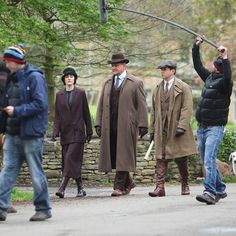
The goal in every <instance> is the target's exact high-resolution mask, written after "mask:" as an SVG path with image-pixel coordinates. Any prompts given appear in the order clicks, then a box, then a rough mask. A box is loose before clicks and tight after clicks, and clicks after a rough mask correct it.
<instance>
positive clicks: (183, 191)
mask: <svg viewBox="0 0 236 236" xmlns="http://www.w3.org/2000/svg"><path fill="white" fill-rule="evenodd" d="M189 194H190V189H189V185H188V183H185V182H182V186H181V195H189Z"/></svg>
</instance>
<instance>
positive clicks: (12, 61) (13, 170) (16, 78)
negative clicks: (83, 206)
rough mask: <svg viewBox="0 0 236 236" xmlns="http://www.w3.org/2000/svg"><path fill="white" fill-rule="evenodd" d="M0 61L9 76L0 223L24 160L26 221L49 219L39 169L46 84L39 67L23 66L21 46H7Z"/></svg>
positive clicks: (45, 117) (41, 170) (46, 191)
mask: <svg viewBox="0 0 236 236" xmlns="http://www.w3.org/2000/svg"><path fill="white" fill-rule="evenodd" d="M3 59H4V60H5V62H6V66H7V68H8V69H9V70H10V72H11V76H10V77H9V79H8V80H7V84H6V94H5V96H4V104H3V107H4V108H3V111H4V112H5V117H6V121H5V124H6V125H5V127H4V130H1V132H5V137H6V138H5V142H4V145H3V169H2V171H1V174H0V220H1V221H5V220H6V217H7V209H8V208H9V206H10V200H11V192H12V189H13V187H14V184H15V182H16V178H17V176H18V174H19V172H20V169H21V166H22V164H23V162H24V161H26V162H27V164H28V167H29V172H30V175H31V178H32V184H33V188H34V205H35V211H36V213H35V214H34V215H33V216H32V217H31V218H30V221H43V220H46V219H48V218H51V216H52V215H51V207H50V202H49V194H48V186H47V178H46V176H45V174H44V171H43V168H42V148H43V139H44V134H45V132H46V129H47V114H48V95H47V84H46V81H45V78H44V76H43V72H42V71H41V70H40V69H39V68H37V67H34V66H32V65H29V64H26V61H25V51H24V48H23V46H22V45H17V46H13V47H9V48H8V49H7V50H6V51H5V52H4V55H3ZM0 122H1V123H2V122H3V119H1V121H0Z"/></svg>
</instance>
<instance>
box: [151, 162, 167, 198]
mask: <svg viewBox="0 0 236 236" xmlns="http://www.w3.org/2000/svg"><path fill="white" fill-rule="evenodd" d="M167 168H168V161H167V160H164V159H158V160H157V165H156V188H155V190H154V191H153V192H149V196H151V197H164V196H165V188H164V184H165V177H166V174H167Z"/></svg>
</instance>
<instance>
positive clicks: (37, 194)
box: [0, 134, 51, 212]
mask: <svg viewBox="0 0 236 236" xmlns="http://www.w3.org/2000/svg"><path fill="white" fill-rule="evenodd" d="M42 150H43V138H37V137H33V138H30V139H27V140H22V139H21V138H20V137H19V136H18V135H15V136H13V135H8V134H7V135H6V139H5V142H4V145H3V169H2V171H1V173H0V209H2V210H6V209H7V208H9V206H10V201H11V192H12V189H13V187H14V185H15V182H16V178H17V176H18V175H19V173H20V169H21V166H22V164H23V162H24V161H26V163H27V165H28V168H29V172H30V176H31V180H32V185H33V189H34V198H33V202H34V205H35V210H36V211H44V212H50V209H51V207H50V202H49V194H48V185H47V178H46V176H45V174H44V171H43V168H42Z"/></svg>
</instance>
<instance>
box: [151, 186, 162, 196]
mask: <svg viewBox="0 0 236 236" xmlns="http://www.w3.org/2000/svg"><path fill="white" fill-rule="evenodd" d="M148 194H149V196H150V197H165V195H166V193H165V188H164V187H156V189H155V190H154V191H153V192H149V193H148Z"/></svg>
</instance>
